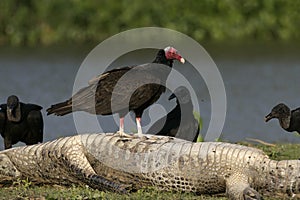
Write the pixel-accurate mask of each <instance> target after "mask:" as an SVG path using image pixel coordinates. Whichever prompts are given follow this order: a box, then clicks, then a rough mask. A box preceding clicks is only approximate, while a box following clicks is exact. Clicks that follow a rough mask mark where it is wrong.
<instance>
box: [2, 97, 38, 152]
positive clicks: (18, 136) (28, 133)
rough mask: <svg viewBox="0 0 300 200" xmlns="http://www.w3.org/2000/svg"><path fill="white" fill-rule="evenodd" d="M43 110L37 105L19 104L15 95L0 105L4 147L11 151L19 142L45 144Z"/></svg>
mask: <svg viewBox="0 0 300 200" xmlns="http://www.w3.org/2000/svg"><path fill="white" fill-rule="evenodd" d="M42 109H43V108H42V107H41V106H39V105H35V104H25V103H22V102H19V99H18V97H17V96H15V95H11V96H9V97H8V98H7V103H6V104H1V105H0V132H1V135H2V137H3V138H4V147H5V149H9V148H11V147H12V145H14V144H16V143H17V142H19V141H20V142H24V143H25V144H26V145H31V144H37V143H38V142H43V128H44V122H43V116H42V113H41V110H42Z"/></svg>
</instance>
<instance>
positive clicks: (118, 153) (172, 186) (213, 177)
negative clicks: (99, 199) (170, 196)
mask: <svg viewBox="0 0 300 200" xmlns="http://www.w3.org/2000/svg"><path fill="white" fill-rule="evenodd" d="M22 178H27V179H28V180H30V181H33V182H37V183H50V184H82V185H88V186H90V187H92V188H96V189H99V190H109V191H115V192H120V193H127V192H131V191H136V190H138V189H140V188H144V187H148V186H153V187H155V188H157V189H159V190H169V191H182V192H193V193H195V194H217V193H224V192H226V194H227V195H228V197H229V198H230V199H262V197H263V196H265V195H272V196H274V195H275V194H285V195H286V196H288V197H289V198H291V197H294V198H298V197H299V193H300V160H282V161H275V160H271V159H269V158H268V156H267V155H266V154H265V153H264V152H263V151H261V150H259V149H255V148H251V147H246V146H242V145H237V144H230V143H223V142H202V143H192V142H189V141H185V140H181V139H178V138H172V137H167V136H154V135H147V136H143V137H137V136H130V137H129V136H120V135H119V134H113V133H106V134H102V133H91V134H82V135H76V136H70V137H63V138H59V139H56V140H54V141H49V142H46V143H42V144H36V145H31V146H23V147H16V148H12V149H8V150H4V151H1V152H0V183H1V182H6V181H15V180H18V179H22Z"/></svg>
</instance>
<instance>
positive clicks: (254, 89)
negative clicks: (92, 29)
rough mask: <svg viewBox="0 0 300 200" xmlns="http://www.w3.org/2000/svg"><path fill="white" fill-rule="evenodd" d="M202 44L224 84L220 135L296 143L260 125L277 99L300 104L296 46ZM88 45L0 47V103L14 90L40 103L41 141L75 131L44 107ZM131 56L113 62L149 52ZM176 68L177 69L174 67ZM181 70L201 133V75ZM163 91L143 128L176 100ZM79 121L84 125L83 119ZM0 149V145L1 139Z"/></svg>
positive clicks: (64, 91)
mask: <svg viewBox="0 0 300 200" xmlns="http://www.w3.org/2000/svg"><path fill="white" fill-rule="evenodd" d="M204 47H205V48H206V49H207V51H208V53H209V54H210V55H211V57H212V58H213V59H214V61H215V62H216V64H217V66H218V68H219V70H220V72H221V75H222V77H223V80H224V84H225V87H226V95H227V109H228V110H227V116H226V122H225V126H224V129H223V134H222V136H221V138H222V139H223V140H227V141H231V142H235V141H241V140H246V138H257V139H261V140H264V141H267V142H294V143H299V142H300V137H299V136H298V135H296V134H293V133H287V132H285V131H284V130H282V129H281V128H280V127H279V124H278V121H277V120H272V121H270V122H269V123H265V122H264V116H265V115H266V114H268V113H269V112H270V110H271V108H272V107H273V106H275V105H276V104H277V103H279V102H285V103H286V104H287V105H289V106H290V107H291V108H296V107H299V106H300V95H299V88H300V87H299V86H300V77H299V75H300V60H299V57H298V56H299V55H298V54H299V50H300V48H299V47H300V46H296V45H295V44H292V45H279V44H268V45H263V44H247V45H246V46H244V45H243V44H239V45H226V44H222V45H209V44H208V45H205V46H204ZM92 48H93V47H91V46H89V47H79V46H76V47H51V48H41V49H40V48H34V49H33V48H4V47H2V48H1V49H0V74H1V79H0V102H3V103H4V102H5V101H6V98H7V97H8V96H9V95H11V94H16V95H17V96H18V97H19V98H20V100H21V101H23V102H30V103H36V104H39V105H41V106H43V108H44V109H43V117H44V122H45V129H44V141H48V140H53V139H55V138H57V137H61V136H67V135H74V134H76V132H77V131H76V128H75V125H74V122H73V117H72V115H67V116H63V117H57V116H46V113H45V110H46V108H48V107H49V106H50V105H51V104H53V103H57V102H61V101H64V100H66V99H68V98H69V97H70V96H71V93H72V89H73V83H74V80H75V76H76V73H77V70H78V69H79V67H80V64H81V63H82V61H83V59H84V58H85V56H86V55H87V54H88V52H89V51H90V50H91V49H92ZM133 55H135V56H134V57H135V58H137V59H136V60H134V61H132V59H128V58H127V59H126V58H124V59H122V58H121V59H119V60H118V61H117V62H115V63H114V64H115V65H117V64H120V63H124V64H130V63H143V62H142V61H152V58H153V50H152V51H150V50H149V51H146V52H145V53H144V54H143V55H141V54H139V53H137V54H133ZM137 55H138V57H136V56H137ZM130 58H132V57H130ZM149 59H150V60H149ZM176 67H178V69H179V68H180V67H179V66H178V65H176V66H175V68H176ZM181 73H183V74H185V75H186V76H188V77H190V79H191V81H197V84H198V85H199V86H198V87H197V88H196V89H195V91H196V93H197V97H198V99H199V100H200V101H199V102H200V103H199V107H200V112H201V116H202V118H203V131H202V132H203V133H205V131H206V130H207V128H208V124H209V120H210V111H211V110H210V106H211V105H210V97H209V93H208V91H207V88H206V86H205V84H204V82H203V80H202V79H201V77H200V78H199V77H196V78H195V77H194V76H193V75H194V73H190V67H189V66H188V65H187V67H185V68H184V69H182V68H181ZM195 79H196V80H195ZM168 95H169V92H168V93H167V94H165V96H162V98H161V99H160V100H159V102H158V103H159V104H156V105H154V106H152V107H151V109H149V110H147V111H146V112H145V115H144V117H143V124H144V125H145V126H146V127H145V130H146V129H147V127H149V126H150V125H151V123H153V122H152V121H151V118H152V119H153V115H155V118H157V117H159V116H162V115H164V114H165V113H166V112H167V111H168V110H170V109H172V108H173V107H174V104H175V101H171V102H168V101H167V100H166V99H167V96H168ZM160 103H161V104H163V105H164V108H163V107H162V106H160ZM163 109H165V110H166V111H164V110H163ZM98 119H99V121H100V124H102V125H103V124H104V125H106V126H105V128H104V130H105V131H116V130H117V129H118V127H117V124H116V123H115V121H114V118H113V117H111V116H106V117H98ZM116 119H117V118H116ZM126 121H127V124H129V125H126V124H125V125H126V126H127V131H130V130H133V129H134V128H135V126H134V123H133V122H128V121H130V117H127V119H126ZM84 123H86V124H88V122H84ZM87 129H88V128H87ZM87 131H91V130H87ZM18 145H22V144H18ZM0 149H3V140H2V138H1V139H0Z"/></svg>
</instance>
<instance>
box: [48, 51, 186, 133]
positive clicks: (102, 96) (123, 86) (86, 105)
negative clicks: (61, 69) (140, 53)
mask: <svg viewBox="0 0 300 200" xmlns="http://www.w3.org/2000/svg"><path fill="white" fill-rule="evenodd" d="M174 59H176V60H178V61H180V62H181V63H184V62H185V60H184V58H182V57H181V55H180V54H179V53H178V52H177V50H176V49H175V48H173V47H166V48H165V49H160V50H159V51H158V53H157V55H156V58H155V60H154V61H153V62H152V63H147V64H143V65H135V66H126V67H121V68H116V69H113V70H110V71H107V72H105V73H103V74H101V75H99V76H98V77H96V78H93V79H92V80H90V81H89V85H88V86H87V87H84V88H82V89H80V90H79V91H78V92H77V93H75V94H74V95H73V96H72V97H71V98H70V99H69V100H67V101H65V102H62V103H58V104H55V105H52V106H51V107H50V108H48V109H47V112H48V113H47V114H48V115H50V114H53V113H54V114H55V115H58V116H62V115H66V114H69V113H71V112H75V111H85V112H88V113H91V114H97V115H99V114H100V115H111V114H113V113H118V114H119V117H120V127H119V134H120V135H125V134H124V117H125V115H126V114H127V113H128V112H129V111H133V112H134V113H135V117H136V123H137V130H138V135H139V136H141V135H142V127H141V116H142V114H143V111H144V109H146V108H147V107H149V106H150V105H151V104H153V103H154V102H155V101H157V100H158V98H159V97H160V96H161V94H162V93H163V92H165V86H164V85H165V82H166V79H167V77H168V75H169V73H170V71H171V68H172V66H173V60H174Z"/></svg>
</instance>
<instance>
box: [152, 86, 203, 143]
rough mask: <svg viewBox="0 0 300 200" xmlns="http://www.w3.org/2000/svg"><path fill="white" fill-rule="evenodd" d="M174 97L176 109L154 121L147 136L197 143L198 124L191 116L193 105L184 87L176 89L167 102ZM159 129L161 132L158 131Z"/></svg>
mask: <svg viewBox="0 0 300 200" xmlns="http://www.w3.org/2000/svg"><path fill="white" fill-rule="evenodd" d="M175 97H176V99H177V100H176V103H177V105H176V107H175V108H174V109H173V110H172V111H171V112H169V113H168V114H167V116H165V117H163V118H161V119H159V120H158V121H156V122H155V123H154V124H153V125H152V126H151V127H150V128H149V130H148V131H147V134H155V135H164V136H171V137H177V138H181V139H184V140H188V141H193V142H197V138H198V134H199V122H198V121H197V120H196V119H195V117H194V114H193V104H192V100H191V96H190V93H189V91H188V89H187V88H186V87H183V86H180V87H178V88H176V90H175V91H174V93H173V94H172V95H171V96H170V97H169V100H171V99H173V98H175ZM160 127H162V128H161V130H160Z"/></svg>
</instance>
